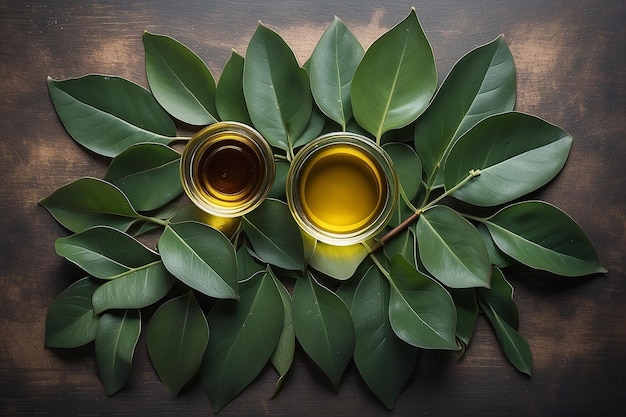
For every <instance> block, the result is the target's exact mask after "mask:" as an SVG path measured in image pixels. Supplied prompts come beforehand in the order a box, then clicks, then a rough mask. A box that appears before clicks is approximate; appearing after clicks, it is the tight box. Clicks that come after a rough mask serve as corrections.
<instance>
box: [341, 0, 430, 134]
mask: <svg viewBox="0 0 626 417" xmlns="http://www.w3.org/2000/svg"><path fill="white" fill-rule="evenodd" d="M436 88H437V69H436V67H435V59H434V57H433V51H432V49H431V47H430V44H429V42H428V39H426V36H425V35H424V32H423V30H422V28H421V26H420V23H419V21H418V19H417V15H416V14H415V9H411V12H410V13H409V15H408V16H407V17H406V18H405V19H404V20H403V21H402V22H400V23H398V24H397V25H396V26H395V27H393V28H391V29H390V30H389V31H388V32H386V33H384V34H383V35H382V36H381V37H380V38H378V39H377V40H376V41H375V42H374V43H373V44H372V45H371V46H370V47H369V49H368V50H367V52H365V56H364V57H363V59H362V60H361V62H360V63H359V65H358V67H357V69H356V72H355V73H354V78H353V80H352V90H351V92H352V96H351V97H352V109H353V111H354V117H355V119H356V121H357V122H358V123H359V124H360V125H361V126H363V128H364V129H365V130H367V131H368V132H369V133H371V134H372V135H374V136H375V137H376V140H377V141H378V142H380V139H381V137H382V135H383V133H385V132H387V131H389V130H391V129H398V128H401V127H404V126H406V125H408V124H409V123H411V122H413V121H414V120H415V119H416V118H417V117H418V116H419V115H420V114H421V113H422V112H423V111H424V110H425V109H426V107H427V106H428V103H429V102H430V99H431V98H432V97H433V95H434V93H435V89H436Z"/></svg>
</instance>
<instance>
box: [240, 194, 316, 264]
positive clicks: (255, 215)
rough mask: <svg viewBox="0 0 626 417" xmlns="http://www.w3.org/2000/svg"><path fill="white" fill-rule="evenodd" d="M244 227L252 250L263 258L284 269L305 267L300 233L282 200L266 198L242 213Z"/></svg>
mask: <svg viewBox="0 0 626 417" xmlns="http://www.w3.org/2000/svg"><path fill="white" fill-rule="evenodd" d="M243 230H244V232H246V236H248V239H249V240H250V243H251V244H252V248H253V249H254V252H255V253H256V254H257V255H258V256H259V257H260V258H261V259H263V260H264V261H265V262H267V263H270V264H272V265H276V266H278V267H281V268H284V269H291V270H296V271H303V270H304V245H303V243H302V235H301V234H300V228H299V227H298V225H297V224H296V222H295V220H294V219H293V217H292V216H291V213H290V212H289V208H288V207H287V205H286V204H285V203H283V202H281V201H278V200H272V199H267V200H265V201H264V202H263V203H261V205H260V206H259V207H257V208H256V209H255V210H254V211H252V212H251V213H248V214H247V215H245V216H244V218H243Z"/></svg>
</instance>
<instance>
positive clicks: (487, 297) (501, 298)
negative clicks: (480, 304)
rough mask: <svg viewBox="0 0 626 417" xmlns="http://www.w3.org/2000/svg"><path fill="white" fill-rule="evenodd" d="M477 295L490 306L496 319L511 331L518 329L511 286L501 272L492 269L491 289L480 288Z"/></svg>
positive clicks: (517, 314) (517, 317) (517, 316)
mask: <svg viewBox="0 0 626 417" xmlns="http://www.w3.org/2000/svg"><path fill="white" fill-rule="evenodd" d="M478 294H479V296H480V297H481V298H482V299H483V301H485V302H486V303H487V304H489V305H490V306H491V308H492V309H493V311H494V312H495V313H496V314H497V315H498V317H500V318H501V319H502V320H504V322H506V324H508V325H509V326H511V327H512V328H513V329H515V330H517V329H518V327H519V313H518V311H517V305H515V301H513V286H512V285H511V284H509V282H508V281H507V280H506V279H505V278H504V275H503V274H502V271H500V270H499V269H498V268H493V278H492V281H491V288H490V289H485V288H480V289H479V290H478Z"/></svg>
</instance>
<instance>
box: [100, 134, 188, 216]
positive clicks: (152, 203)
mask: <svg viewBox="0 0 626 417" xmlns="http://www.w3.org/2000/svg"><path fill="white" fill-rule="evenodd" d="M104 179H105V180H106V181H108V182H110V183H111V184H113V185H115V186H117V187H118V188H119V189H120V190H121V191H122V192H123V193H124V194H125V195H126V197H128V200H129V201H130V202H131V204H132V206H133V207H134V208H135V209H136V210H139V211H148V210H155V209H158V208H160V207H162V206H164V205H165V204H167V203H169V202H170V201H172V200H174V199H175V198H177V197H178V196H180V195H181V194H182V192H183V186H182V183H181V181H180V154H179V153H178V152H176V151H175V150H173V149H172V148H170V147H168V146H166V145H162V144H158V143H140V144H137V145H132V146H130V147H129V148H127V149H126V150H125V151H124V152H122V153H121V154H119V155H118V156H116V157H115V158H113V160H112V161H111V164H110V165H109V168H108V169H107V172H106V174H104Z"/></svg>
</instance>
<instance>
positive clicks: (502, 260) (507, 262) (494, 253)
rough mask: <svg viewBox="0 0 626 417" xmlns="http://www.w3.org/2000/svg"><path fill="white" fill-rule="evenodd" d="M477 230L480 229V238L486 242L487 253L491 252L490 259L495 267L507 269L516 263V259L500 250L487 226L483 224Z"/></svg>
mask: <svg viewBox="0 0 626 417" xmlns="http://www.w3.org/2000/svg"><path fill="white" fill-rule="evenodd" d="M476 228H477V229H478V232H479V233H480V236H481V237H482V238H483V240H484V241H485V245H486V246H487V252H489V259H491V263H492V264H493V265H495V266H497V267H499V268H505V267H507V266H511V265H513V264H514V263H515V259H513V258H511V257H510V256H509V255H507V254H506V253H504V252H502V251H501V250H500V249H498V247H497V246H496V243H495V242H494V241H493V238H492V237H491V234H490V233H489V229H487V226H485V225H484V224H482V223H481V224H479V225H478V226H477V227H476Z"/></svg>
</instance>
